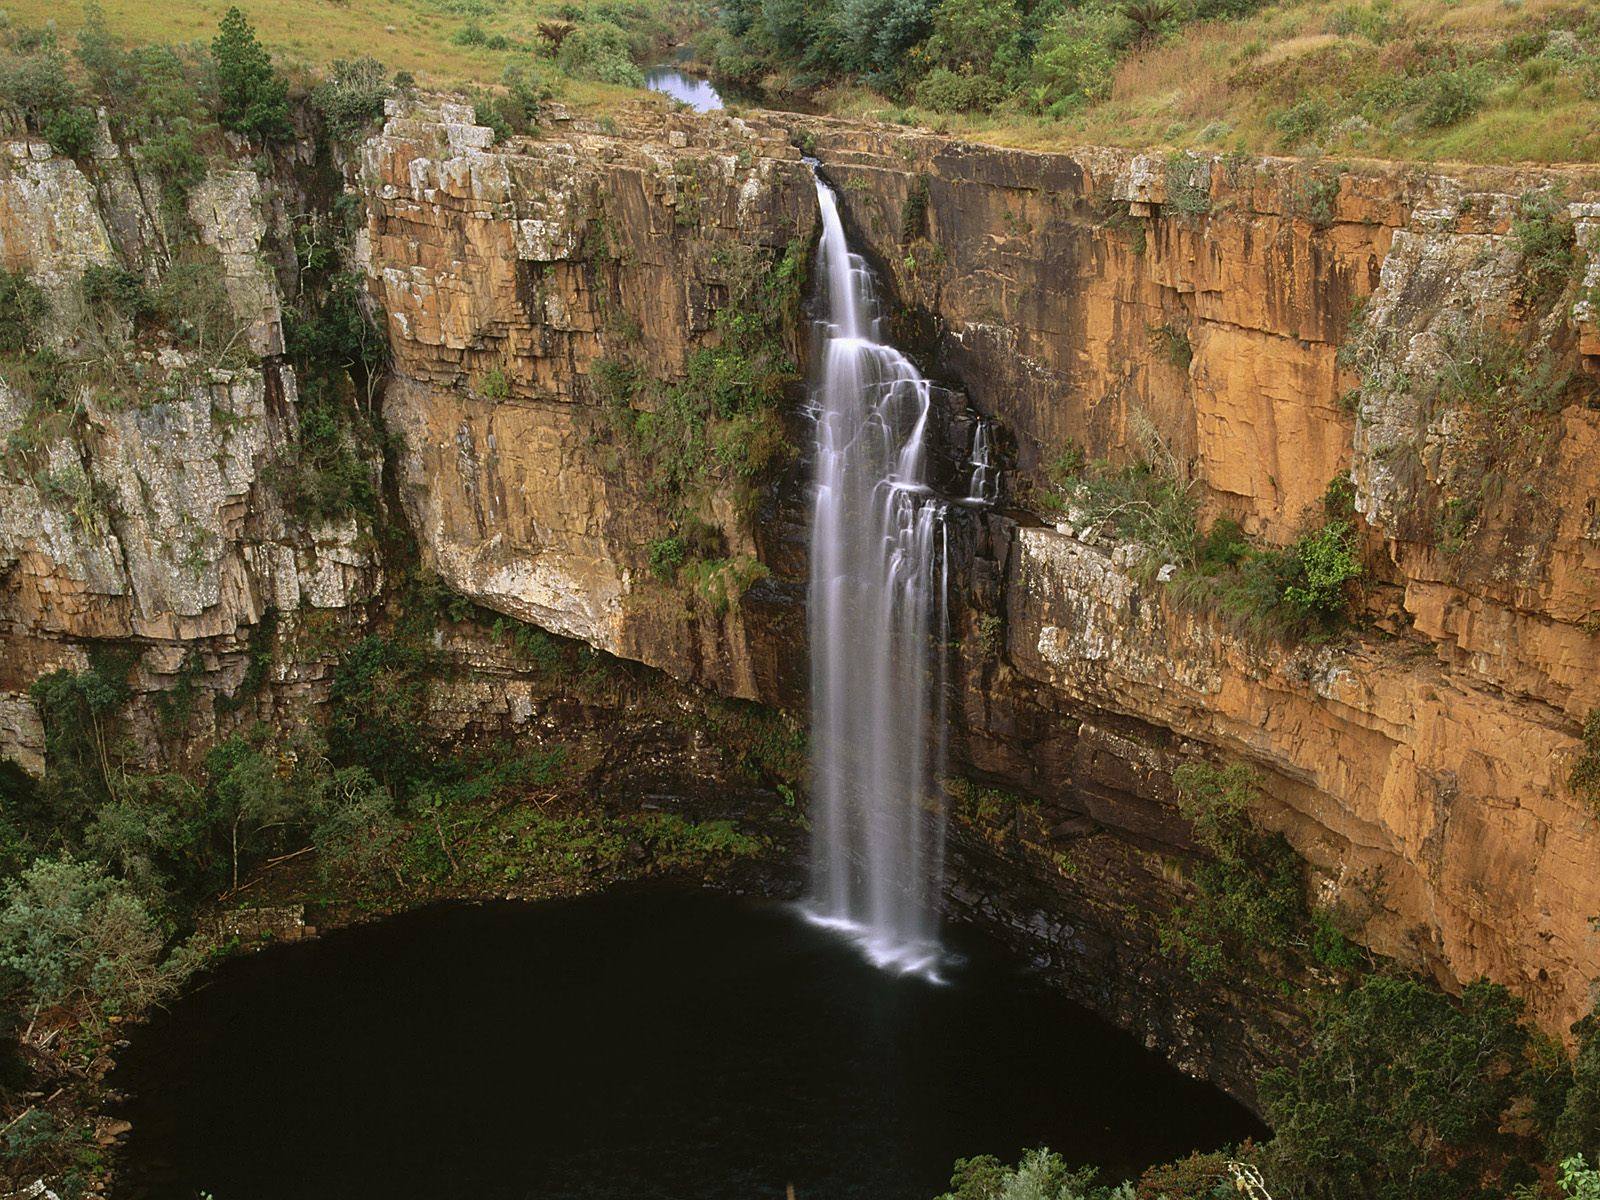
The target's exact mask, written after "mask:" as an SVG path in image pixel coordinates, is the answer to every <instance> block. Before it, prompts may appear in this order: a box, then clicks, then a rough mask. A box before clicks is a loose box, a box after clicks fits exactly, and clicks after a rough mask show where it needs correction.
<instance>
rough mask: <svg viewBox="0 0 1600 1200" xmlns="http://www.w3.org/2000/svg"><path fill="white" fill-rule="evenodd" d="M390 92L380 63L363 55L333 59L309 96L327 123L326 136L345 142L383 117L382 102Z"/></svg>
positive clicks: (387, 79)
mask: <svg viewBox="0 0 1600 1200" xmlns="http://www.w3.org/2000/svg"><path fill="white" fill-rule="evenodd" d="M393 92H394V87H393V85H392V84H391V83H390V82H389V75H388V72H387V71H386V70H385V69H384V66H383V64H382V63H381V62H379V61H378V60H377V59H375V58H373V57H372V56H371V55H367V54H363V55H362V56H361V57H360V58H355V59H344V58H340V59H335V60H334V64H333V71H332V73H331V74H330V75H329V77H328V79H327V80H326V81H325V82H323V83H322V84H320V85H319V86H318V87H317V90H316V91H315V92H313V93H312V95H311V103H312V104H313V105H314V106H315V107H316V110H317V111H318V112H320V113H321V114H322V119H323V121H325V122H326V123H327V127H328V136H329V137H331V138H333V140H334V141H337V142H347V141H353V140H354V139H356V138H357V137H359V136H360V135H361V134H362V133H363V132H364V131H365V130H366V128H367V127H368V126H369V125H372V124H373V123H374V122H376V121H378V120H380V119H381V118H382V117H383V102H384V101H385V100H387V99H388V98H389V97H390V96H391V95H392V94H393Z"/></svg>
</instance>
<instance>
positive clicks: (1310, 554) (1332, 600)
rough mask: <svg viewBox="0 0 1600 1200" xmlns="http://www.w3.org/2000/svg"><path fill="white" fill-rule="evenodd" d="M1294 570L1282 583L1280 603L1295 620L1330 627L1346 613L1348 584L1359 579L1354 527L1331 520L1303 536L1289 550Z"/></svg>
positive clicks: (1348, 523)
mask: <svg viewBox="0 0 1600 1200" xmlns="http://www.w3.org/2000/svg"><path fill="white" fill-rule="evenodd" d="M1290 557H1291V560H1292V561H1293V563H1294V564H1295V567H1296V569H1295V571H1294V572H1293V574H1292V575H1291V577H1290V579H1289V581H1288V582H1287V583H1285V584H1284V588H1283V603H1284V604H1285V605H1286V606H1287V607H1288V608H1289V610H1290V611H1291V612H1293V613H1294V614H1296V615H1297V616H1298V617H1300V618H1302V619H1304V620H1306V621H1310V622H1314V623H1317V624H1320V625H1322V626H1323V627H1325V628H1331V627H1333V626H1336V625H1338V624H1339V623H1340V622H1342V621H1343V620H1344V619H1345V617H1346V615H1347V614H1348V611H1349V596H1348V595H1347V590H1346V589H1347V585H1348V584H1349V582H1350V581H1351V580H1352V579H1359V578H1360V577H1361V560H1360V559H1359V558H1358V557H1357V555H1356V547H1355V526H1354V525H1353V524H1351V523H1350V522H1349V521H1330V522H1329V523H1328V524H1326V525H1324V526H1322V528H1320V529H1318V530H1316V531H1314V532H1312V533H1308V534H1305V535H1304V536H1303V537H1301V538H1300V539H1299V540H1298V541H1296V542H1295V544H1294V545H1293V547H1291V549H1290Z"/></svg>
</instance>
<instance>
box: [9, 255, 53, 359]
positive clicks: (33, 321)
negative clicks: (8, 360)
mask: <svg viewBox="0 0 1600 1200" xmlns="http://www.w3.org/2000/svg"><path fill="white" fill-rule="evenodd" d="M49 316H50V301H49V300H48V299H46V298H45V294H44V291H43V289H41V288H40V287H39V285H38V284H36V283H34V282H33V280H31V279H29V278H28V277H27V276H26V275H24V274H23V273H22V272H21V271H7V270H3V269H0V354H21V353H23V352H25V351H28V350H34V349H37V348H38V346H39V344H40V342H41V341H42V340H43V337H44V324H45V321H46V320H48V319H49Z"/></svg>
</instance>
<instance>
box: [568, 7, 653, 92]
mask: <svg viewBox="0 0 1600 1200" xmlns="http://www.w3.org/2000/svg"><path fill="white" fill-rule="evenodd" d="M557 61H558V62H559V63H560V64H561V69H562V70H563V71H565V72H566V73H567V74H568V75H571V76H573V77H574V78H576V79H596V80H599V81H600V82H601V83H615V84H620V85H622V86H624V87H643V86H644V74H643V72H641V71H640V70H639V68H638V66H636V65H635V64H634V61H633V55H632V50H631V48H630V46H629V43H628V35H627V34H626V33H624V32H623V31H622V28H621V27H620V26H618V25H614V24H612V23H611V22H610V21H596V22H594V23H593V24H586V25H580V26H578V28H577V29H576V30H574V31H573V32H572V34H571V35H570V36H568V37H567V38H566V40H564V41H563V42H562V43H561V50H560V53H559V54H558V56H557Z"/></svg>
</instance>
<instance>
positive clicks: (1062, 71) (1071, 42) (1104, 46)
mask: <svg viewBox="0 0 1600 1200" xmlns="http://www.w3.org/2000/svg"><path fill="white" fill-rule="evenodd" d="M1125 32H1126V31H1125V28H1124V24H1123V22H1122V19H1121V18H1120V17H1119V16H1117V15H1116V14H1114V13H1111V12H1108V11H1106V10H1103V9H1068V10H1067V11H1066V12H1064V13H1062V14H1061V16H1060V17H1058V18H1057V19H1056V21H1055V23H1054V24H1052V25H1051V26H1050V27H1049V28H1048V29H1046V30H1045V32H1044V36H1043V37H1041V38H1040V40H1039V48H1038V50H1037V51H1035V53H1034V56H1033V64H1032V67H1031V68H1030V70H1029V94H1030V97H1031V98H1032V101H1033V105H1034V107H1036V108H1038V109H1043V110H1046V111H1050V110H1052V109H1055V110H1060V109H1063V108H1066V107H1071V106H1073V105H1076V104H1080V103H1083V102H1086V101H1090V100H1099V99H1101V98H1102V97H1104V96H1106V95H1108V94H1109V93H1110V91H1111V76H1112V72H1113V71H1115V70H1116V66H1117V57H1118V55H1119V54H1120V52H1121V49H1122V45H1121V42H1122V38H1123V36H1124V34H1125Z"/></svg>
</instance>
